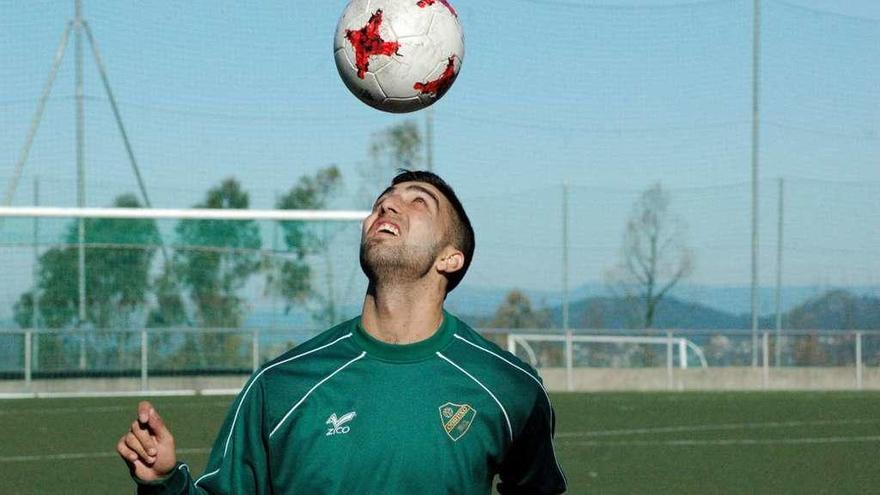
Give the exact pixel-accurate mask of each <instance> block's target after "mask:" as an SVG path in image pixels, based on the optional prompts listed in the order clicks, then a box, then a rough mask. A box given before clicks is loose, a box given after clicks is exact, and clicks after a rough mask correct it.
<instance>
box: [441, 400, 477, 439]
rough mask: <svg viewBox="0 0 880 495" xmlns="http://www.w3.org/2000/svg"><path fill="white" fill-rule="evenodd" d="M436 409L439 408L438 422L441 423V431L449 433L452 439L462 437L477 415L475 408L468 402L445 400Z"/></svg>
mask: <svg viewBox="0 0 880 495" xmlns="http://www.w3.org/2000/svg"><path fill="white" fill-rule="evenodd" d="M438 409H439V410H440V424H442V425H443V431H445V432H446V434H447V435H449V438H451V439H452V441H456V440H458V439H459V438H461V437H463V436H464V434H465V433H467V431H468V429H469V428H470V427H471V424H473V422H474V418H475V417H476V416H477V410H476V409H474V408H473V407H471V406H470V405H469V404H453V403H452V402H447V403H446V404H443V405H442V406H440V407H439V408H438Z"/></svg>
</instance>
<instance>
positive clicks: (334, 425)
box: [326, 411, 357, 437]
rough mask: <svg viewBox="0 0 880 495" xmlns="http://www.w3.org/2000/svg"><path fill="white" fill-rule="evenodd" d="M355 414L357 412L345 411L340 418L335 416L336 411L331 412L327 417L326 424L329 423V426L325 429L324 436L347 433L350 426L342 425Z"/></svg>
mask: <svg viewBox="0 0 880 495" xmlns="http://www.w3.org/2000/svg"><path fill="white" fill-rule="evenodd" d="M355 416H357V413H356V412H354V411H352V412H350V413H345V414H343V415H342V417H340V418H337V417H336V413H333V414H331V415H330V417H329V418H327V424H328V425H330V428H329V429H327V434H326V436H328V437H329V436H333V435H344V434H346V433H348V432H349V431H350V430H351V427H349V426H343V425H345V423H348V422H350V421H351V420H353V419H354V417H355Z"/></svg>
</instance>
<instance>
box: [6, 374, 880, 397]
mask: <svg viewBox="0 0 880 495" xmlns="http://www.w3.org/2000/svg"><path fill="white" fill-rule="evenodd" d="M671 371H672V372H671V373H670V370H669V369H667V368H575V369H574V370H573V372H572V381H573V385H574V387H573V390H574V391H578V392H603V391H663V390H670V391H686V390H700V391H712V390H717V391H724V390H858V389H859V383H858V381H857V376H856V369H855V368H852V367H850V368H847V367H826V368H818V367H813V368H778V369H777V368H769V369H768V373H767V375H766V376H765V375H764V370H763V368H751V367H726V368H691V369H684V370H683V369H677V368H676V369H672V370H671ZM539 372H540V373H541V376H542V377H543V379H544V384H545V386H546V387H547V389H548V390H551V391H565V390H567V383H566V370H565V368H542V369H540V370H539ZM248 378H249V376H248V375H224V376H209V375H206V376H181V377H155V378H150V379H149V380H148V381H147V388H146V390H142V388H141V380H140V379H139V378H69V379H35V380H32V381H31V383H30V385H29V386H28V384H27V383H26V382H25V381H24V380H0V398H2V397H35V396H44V397H52V396H89V395H95V396H101V395H131V396H138V395H150V394H155V395H160V394H172V393H180V394H216V393H234V392H235V391H236V390H239V389H240V388H241V387H242V386H243V385H244V383H245V382H246V381H247V379H248ZM861 388H862V389H863V390H880V368H874V367H870V368H864V369H863V371H862V383H861Z"/></svg>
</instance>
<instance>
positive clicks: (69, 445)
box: [0, 392, 880, 495]
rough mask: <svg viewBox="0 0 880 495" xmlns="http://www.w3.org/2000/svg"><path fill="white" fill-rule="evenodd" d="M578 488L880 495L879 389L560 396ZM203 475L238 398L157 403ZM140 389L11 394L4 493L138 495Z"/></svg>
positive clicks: (562, 435) (564, 449) (5, 423)
mask: <svg viewBox="0 0 880 495" xmlns="http://www.w3.org/2000/svg"><path fill="white" fill-rule="evenodd" d="M552 398H553V401H554V406H555V408H556V410H557V415H558V423H557V436H556V450H557V452H558V454H559V458H560V462H561V464H562V466H563V468H564V469H565V471H566V474H567V475H568V479H569V485H570V490H569V493H602V494H605V493H625V494H642V493H644V494H662V493H670V494H673V493H674V494H687V493H700V494H709V493H713V494H714V493H719V494H721V493H773V494H780V493H796V494H799V495H802V494H808V493H828V494H845V493H876V491H877V490H880V467H878V462H880V393H876V392H864V393H857V392H852V393H832V392H824V393H823V392H792V393H782V392H763V393H762V392H753V393H721V392H718V393H596V394H553V395H552ZM151 400H152V402H153V403H154V404H155V405H156V407H157V408H158V409H159V411H160V412H161V413H162V416H163V417H164V418H165V420H166V422H167V423H168V424H169V426H170V427H171V429H172V432H173V433H174V435H175V439H176V443H177V448H178V450H179V451H181V452H182V453H181V454H180V455H179V457H180V458H182V459H184V460H186V461H187V462H188V463H189V464H190V466H191V467H192V468H193V471H194V472H196V473H201V472H202V470H203V467H204V463H205V462H206V460H207V450H208V449H209V448H210V446H211V443H212V442H213V440H214V437H215V435H216V433H217V429H218V428H219V425H220V422H221V420H222V418H223V415H224V413H225V410H226V408H227V407H228V405H229V403H230V402H231V400H232V397H231V396H222V397H158V398H153V399H151ZM137 402H138V399H136V398H94V399H92V398H89V399H14V400H5V401H0V493H2V494H23V495H25V494H42V495H50V494H80V493H88V494H105V493H106V494H118V493H133V484H132V482H131V480H130V478H129V477H128V472H127V470H126V469H125V467H124V465H123V463H122V461H121V460H120V459H119V458H118V457H117V456H116V454H115V451H114V448H115V444H116V440H117V439H118V438H119V437H120V436H121V435H122V433H123V432H124V431H125V430H126V428H127V426H128V425H129V424H130V423H131V421H132V419H133V418H134V413H135V410H136V405H137Z"/></svg>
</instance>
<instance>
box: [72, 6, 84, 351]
mask: <svg viewBox="0 0 880 495" xmlns="http://www.w3.org/2000/svg"><path fill="white" fill-rule="evenodd" d="M74 4H75V6H76V16H75V17H74V19H73V29H74V32H73V34H74V42H75V45H74V48H75V50H76V59H75V64H76V205H77V206H78V207H80V208H85V206H86V187H85V108H84V101H83V100H84V97H85V94H84V92H83V50H82V31H83V25H82V0H74ZM77 226H78V228H77V254H78V256H77V259H78V264H77V272H78V274H77V275H78V276H77V278H78V287H79V322H78V325H82V324H83V323H85V321H86V250H85V242H86V223H85V219H84V218H82V217H80V218H79V219H78V220H77ZM84 357H85V355H84V354H83V353H80V363H79V365H80V368H84V367H85V363H84Z"/></svg>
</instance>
